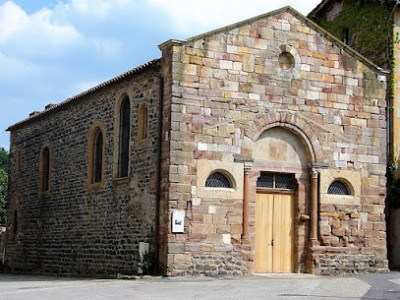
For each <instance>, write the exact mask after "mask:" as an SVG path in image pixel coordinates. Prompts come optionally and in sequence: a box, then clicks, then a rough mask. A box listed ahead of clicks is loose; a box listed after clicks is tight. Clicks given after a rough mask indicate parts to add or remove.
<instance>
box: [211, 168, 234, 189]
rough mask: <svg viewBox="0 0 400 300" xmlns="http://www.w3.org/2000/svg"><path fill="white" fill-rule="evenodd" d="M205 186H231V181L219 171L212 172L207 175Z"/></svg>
mask: <svg viewBox="0 0 400 300" xmlns="http://www.w3.org/2000/svg"><path fill="white" fill-rule="evenodd" d="M206 187H216V188H232V183H231V181H230V180H229V178H228V177H227V176H226V175H224V174H222V173H221V172H214V173H212V174H210V176H208V178H207V180H206Z"/></svg>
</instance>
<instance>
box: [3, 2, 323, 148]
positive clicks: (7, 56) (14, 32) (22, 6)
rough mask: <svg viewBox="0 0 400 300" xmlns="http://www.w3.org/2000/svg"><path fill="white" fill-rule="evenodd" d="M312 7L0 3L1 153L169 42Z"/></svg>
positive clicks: (277, 4)
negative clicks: (21, 130)
mask: <svg viewBox="0 0 400 300" xmlns="http://www.w3.org/2000/svg"><path fill="white" fill-rule="evenodd" d="M319 2H320V0H301V1H299V0H297V1H296V0H290V1H284V0H247V1H243V0H202V1H197V0H196V1H195V0H13V1H11V0H0V104H1V106H0V147H4V148H6V149H7V150H8V148H9V139H10V137H9V133H8V132H5V130H6V129H7V128H8V127H9V126H10V125H12V124H15V123H16V122H19V121H21V120H23V119H25V118H26V117H27V116H28V115H29V113H31V112H33V111H40V110H43V109H44V107H45V105H47V104H49V103H59V102H61V101H63V100H65V99H67V98H69V97H71V96H74V95H76V94H78V93H80V92H82V91H84V90H86V89H88V88H90V87H93V86H95V85H97V84H99V83H101V82H103V81H105V80H108V79H110V78H112V77H114V76H117V75H119V74H121V73H123V72H125V71H128V70H130V69H133V68H135V67H136V66H138V65H141V64H143V63H145V62H147V61H149V60H152V59H154V58H158V57H160V55H161V54H160V51H159V49H158V45H159V44H161V43H163V42H165V41H167V40H169V39H186V38H189V37H191V36H194V35H197V34H201V33H204V32H207V31H210V30H213V29H216V28H219V27H222V26H226V25H229V24H232V23H235V22H238V21H241V20H244V19H247V18H251V17H254V16H257V15H260V14H263V13H267V12H269V11H271V10H274V9H278V8H281V7H283V6H286V5H290V6H292V7H293V8H294V9H296V10H298V11H299V12H300V13H302V14H304V15H306V14H307V13H309V12H310V11H311V10H312V9H313V8H314V7H315V6H316V5H317V4H318V3H319ZM200 3H201V5H200Z"/></svg>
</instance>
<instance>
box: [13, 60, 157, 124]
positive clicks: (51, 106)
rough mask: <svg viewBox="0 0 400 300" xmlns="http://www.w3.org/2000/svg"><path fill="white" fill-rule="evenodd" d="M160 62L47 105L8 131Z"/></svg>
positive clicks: (144, 66) (150, 63) (148, 63)
mask: <svg viewBox="0 0 400 300" xmlns="http://www.w3.org/2000/svg"><path fill="white" fill-rule="evenodd" d="M160 61H161V59H160V58H158V59H153V60H151V61H149V62H147V63H145V64H142V65H140V66H138V67H136V68H134V69H132V70H129V71H127V72H125V73H123V74H121V75H118V76H116V77H114V78H111V79H109V80H107V81H104V82H102V83H100V84H99V85H96V86H94V87H92V88H90V89H88V90H86V91H84V92H82V93H79V94H77V95H75V96H73V97H71V98H68V99H66V100H64V101H62V102H60V103H58V104H48V105H46V107H45V109H44V110H43V111H37V112H33V113H31V114H30V115H29V117H28V118H26V119H24V120H22V121H20V122H18V123H16V124H14V125H12V126H10V127H8V128H7V131H12V130H14V129H16V128H18V127H20V126H22V125H25V124H26V123H28V122H31V121H33V120H37V119H39V118H41V117H43V116H47V115H49V114H51V113H54V112H56V111H59V110H61V109H62V108H64V107H65V106H67V105H69V104H72V103H75V102H77V101H79V100H81V99H82V98H83V97H85V96H87V95H90V94H92V93H94V92H96V91H98V90H100V89H102V88H105V87H107V86H110V85H111V84H113V83H115V82H118V81H120V80H123V79H125V78H128V77H130V76H132V75H135V74H137V73H139V72H141V71H144V70H146V69H148V68H150V67H153V66H156V65H157V64H158V63H159V62H160Z"/></svg>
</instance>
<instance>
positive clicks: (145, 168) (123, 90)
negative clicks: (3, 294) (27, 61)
mask: <svg viewBox="0 0 400 300" xmlns="http://www.w3.org/2000/svg"><path fill="white" fill-rule="evenodd" d="M159 91H160V88H159V79H157V77H155V76H154V74H153V73H152V70H149V69H147V70H141V71H140V72H137V73H135V74H133V75H132V74H131V75H130V76H127V77H124V78H122V79H121V78H120V79H119V80H117V81H116V82H114V83H112V84H109V85H107V86H105V87H102V88H100V89H97V90H96V91H95V92H93V93H89V94H87V95H86V96H83V97H80V98H79V99H75V100H74V101H70V102H69V103H68V104H65V105H64V107H63V108H62V109H61V110H60V109H59V108H57V109H54V112H49V113H44V114H42V116H41V117H39V118H37V120H32V121H28V122H27V123H26V124H23V125H22V126H17V127H16V128H15V129H12V132H11V159H10V194H9V195H10V198H9V205H8V224H7V227H8V230H7V250H6V251H7V254H6V264H7V266H8V267H9V268H10V269H11V270H13V271H24V272H45V273H61V274H82V275H92V274H100V275H101V274H114V273H129V274H132V273H136V272H137V263H138V257H139V254H138V250H139V242H147V243H150V244H151V245H152V247H151V249H152V251H154V247H153V246H154V245H155V234H154V232H155V229H156V228H155V225H156V221H155V219H156V202H157V201H156V195H157V189H156V186H157V185H156V179H157V169H158V167H157V166H158V154H157V153H158V148H159V146H158V145H159V141H158V134H157V132H158V128H159V117H158V111H159V107H158V104H159ZM124 95H128V96H129V98H130V100H131V132H130V133H131V136H130V171H129V176H128V177H126V178H116V176H115V174H116V173H117V172H116V168H117V164H116V161H117V159H116V156H115V155H116V152H117V149H116V148H115V146H116V145H117V143H115V141H116V139H117V140H118V138H117V136H118V130H117V129H116V128H118V118H119V116H118V113H117V110H118V109H117V108H116V106H118V103H119V102H118V101H120V100H121V99H122V98H123V97H124ZM143 102H147V104H148V109H149V113H148V115H149V138H148V139H147V141H146V142H145V143H143V142H139V141H138V122H137V120H138V115H137V113H138V109H139V105H140V104H141V103H143ZM94 124H99V125H100V126H101V127H102V128H103V134H104V136H105V162H104V166H105V170H104V185H103V187H91V186H90V184H89V180H88V172H89V165H88V156H89V150H88V149H89V132H90V130H91V128H92V127H93V126H94ZM45 144H48V145H50V151H51V160H50V164H51V165H50V168H51V171H50V193H49V195H40V193H39V160H40V151H41V149H42V147H43V145H45ZM17 151H20V152H21V163H20V165H21V168H20V171H19V172H17V170H16V159H17V155H16V153H17ZM15 210H16V211H17V216H18V220H17V222H15V221H14V214H15ZM15 225H16V226H17V228H15V229H14V228H13V227H14V226H15ZM14 232H15V233H14Z"/></svg>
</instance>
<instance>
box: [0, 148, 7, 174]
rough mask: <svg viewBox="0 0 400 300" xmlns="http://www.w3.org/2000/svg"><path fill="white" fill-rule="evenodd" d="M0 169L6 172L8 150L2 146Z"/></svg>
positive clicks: (0, 150)
mask: <svg viewBox="0 0 400 300" xmlns="http://www.w3.org/2000/svg"><path fill="white" fill-rule="evenodd" d="M0 169H2V170H5V171H6V173H7V172H8V152H7V151H6V149H4V148H3V147H1V148H0Z"/></svg>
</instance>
